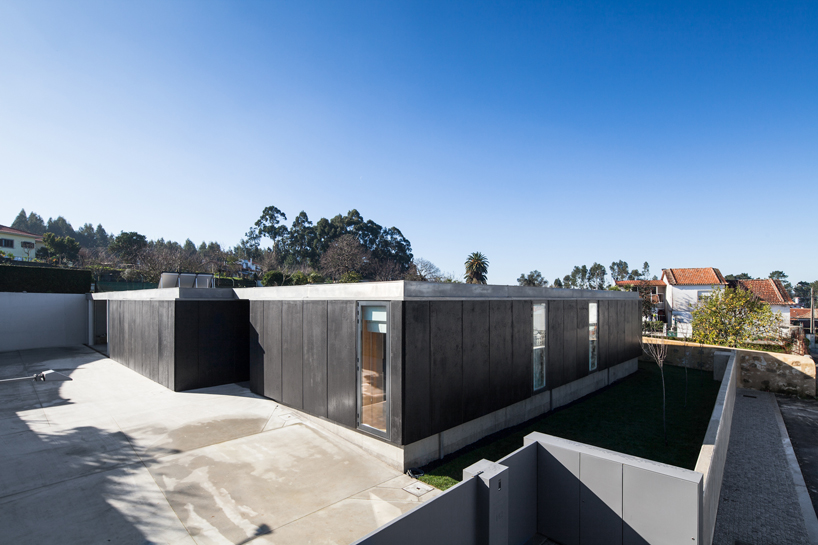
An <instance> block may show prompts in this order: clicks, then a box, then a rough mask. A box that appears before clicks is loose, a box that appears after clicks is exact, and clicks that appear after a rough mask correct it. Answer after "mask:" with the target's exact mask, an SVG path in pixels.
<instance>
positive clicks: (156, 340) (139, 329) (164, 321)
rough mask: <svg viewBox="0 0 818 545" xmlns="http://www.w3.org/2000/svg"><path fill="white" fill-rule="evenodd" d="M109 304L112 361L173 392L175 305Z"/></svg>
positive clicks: (168, 302) (109, 344) (123, 302)
mask: <svg viewBox="0 0 818 545" xmlns="http://www.w3.org/2000/svg"><path fill="white" fill-rule="evenodd" d="M109 304H110V306H109V314H110V316H109V322H108V350H109V354H110V357H111V359H112V360H114V361H117V362H119V363H121V364H122V365H124V366H126V367H128V368H129V369H133V370H134V371H136V372H137V373H139V374H141V375H144V376H146V377H147V378H149V379H151V380H153V381H154V382H158V383H159V384H161V385H162V386H165V387H166V388H170V389H174V379H175V372H174V364H173V353H174V338H173V332H174V327H173V316H174V314H175V309H174V302H173V301H128V300H112V301H110V303H109Z"/></svg>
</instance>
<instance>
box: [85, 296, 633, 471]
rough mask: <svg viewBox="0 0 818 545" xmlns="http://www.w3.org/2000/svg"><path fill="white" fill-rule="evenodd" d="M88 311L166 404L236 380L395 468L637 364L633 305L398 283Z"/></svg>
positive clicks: (156, 301) (121, 301)
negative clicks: (169, 398) (165, 391)
mask: <svg viewBox="0 0 818 545" xmlns="http://www.w3.org/2000/svg"><path fill="white" fill-rule="evenodd" d="M92 297H93V299H94V302H93V311H94V312H96V313H97V314H101V313H107V317H106V319H104V320H102V319H97V320H95V321H94V323H96V324H98V327H100V328H101V327H107V339H108V346H109V353H110V356H111V358H112V359H114V360H115V361H118V362H120V363H122V364H124V365H126V366H128V367H130V368H132V369H134V370H136V371H138V372H140V373H142V374H143V375H145V376H147V377H149V378H151V379H152V380H154V381H156V382H159V383H161V384H164V385H165V386H167V387H168V388H171V389H173V390H187V389H192V388H201V387H205V386H214V385H217V384H224V383H229V382H237V381H242V380H248V379H249V383H250V389H251V390H252V391H253V392H254V393H257V394H260V395H263V396H265V397H268V398H270V399H273V400H275V401H277V402H279V403H281V404H283V405H286V406H288V407H291V408H292V409H295V410H297V411H299V412H300V414H301V415H302V417H303V418H307V419H311V420H312V421H313V422H314V423H316V424H318V425H321V426H323V427H325V428H326V429H328V430H329V431H331V432H333V433H336V434H338V435H340V436H342V437H345V438H347V439H349V440H350V441H352V442H354V443H355V444H357V445H358V446H360V447H362V448H363V449H364V450H366V451H367V452H369V453H371V454H373V455H375V456H377V457H379V458H380V459H381V460H383V461H384V462H386V463H388V464H390V465H392V466H394V467H399V468H401V469H405V468H408V467H415V466H420V465H423V464H425V463H427V462H429V461H431V460H434V459H437V458H439V457H441V456H444V455H445V454H448V453H450V452H454V451H456V450H458V449H460V448H462V447H464V446H466V445H468V444H470V443H472V442H474V441H477V440H479V439H481V438H482V437H485V436H487V435H489V434H491V433H494V432H496V431H499V430H501V429H503V428H506V427H509V426H513V425H516V424H519V423H522V422H524V421H526V420H529V419H531V418H534V417H536V416H539V415H540V414H543V413H545V412H548V411H550V410H552V409H554V408H556V407H559V406H561V405H565V404H567V403H570V402H571V401H574V400H576V399H578V398H580V397H582V396H584V395H587V394H588V393H591V392H593V391H595V390H597V389H599V388H602V387H604V386H606V385H608V384H610V383H611V382H614V381H616V380H618V379H620V378H622V377H624V376H626V375H628V374H630V373H632V372H634V371H636V369H637V357H638V356H639V354H640V353H641V349H640V345H639V337H640V331H641V326H640V317H639V316H640V313H639V306H640V302H639V296H638V294H636V293H633V292H614V291H597V290H568V289H549V288H531V287H518V286H480V285H467V284H435V283H427V282H404V281H398V282H371V283H358V284H325V285H306V286H285V287H271V288H234V289H193V288H190V289H186V288H171V289H157V290H142V291H139V292H109V293H98V294H93V295H92ZM106 300H107V303H106ZM106 324H107V325H106ZM95 333H96V334H99V333H100V332H95ZM98 336H99V335H98Z"/></svg>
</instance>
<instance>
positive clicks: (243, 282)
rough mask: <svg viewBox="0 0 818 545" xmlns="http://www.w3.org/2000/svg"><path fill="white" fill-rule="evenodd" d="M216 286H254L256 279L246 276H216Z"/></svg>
mask: <svg viewBox="0 0 818 545" xmlns="http://www.w3.org/2000/svg"><path fill="white" fill-rule="evenodd" d="M216 287H217V288H255V287H256V281H255V280H248V279H247V278H216Z"/></svg>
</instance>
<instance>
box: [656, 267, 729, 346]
mask: <svg viewBox="0 0 818 545" xmlns="http://www.w3.org/2000/svg"><path fill="white" fill-rule="evenodd" d="M662 281H664V283H665V284H666V285H667V291H666V295H667V297H665V313H666V315H667V320H668V324H673V323H674V322H675V323H676V325H677V330H678V333H679V335H681V336H684V337H689V336H690V335H691V334H692V328H691V323H692V321H693V314H692V311H693V308H694V307H695V305H696V303H698V302H699V301H700V300H702V299H703V298H705V297H708V296H709V295H710V294H711V293H712V292H713V290H714V289H716V288H724V287H727V280H725V279H724V276H722V274H721V271H719V270H718V269H716V268H713V267H704V268H699V269H662Z"/></svg>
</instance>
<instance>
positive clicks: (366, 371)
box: [358, 303, 389, 437]
mask: <svg viewBox="0 0 818 545" xmlns="http://www.w3.org/2000/svg"><path fill="white" fill-rule="evenodd" d="M388 372H389V310H388V307H387V305H386V304H384V303H359V304H358V427H359V428H362V429H365V430H366V431H369V432H371V433H374V434H377V435H382V436H384V437H386V436H388V432H389V380H388Z"/></svg>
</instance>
